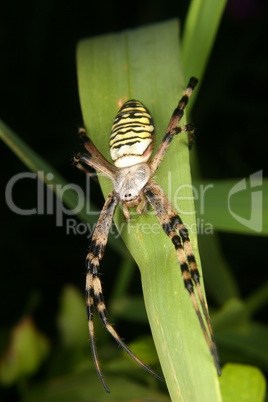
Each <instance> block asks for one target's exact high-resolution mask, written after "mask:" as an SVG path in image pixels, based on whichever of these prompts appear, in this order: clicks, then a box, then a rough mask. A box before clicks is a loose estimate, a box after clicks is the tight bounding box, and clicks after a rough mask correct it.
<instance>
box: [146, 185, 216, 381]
mask: <svg viewBox="0 0 268 402" xmlns="http://www.w3.org/2000/svg"><path fill="white" fill-rule="evenodd" d="M144 194H145V196H146V197H147V199H148V200H149V202H150V204H151V206H152V208H153V210H154V211H155V214H156V216H157V218H158V220H159V222H160V224H161V225H162V228H163V230H164V232H165V233H166V235H167V236H168V237H169V238H170V239H171V241H172V243H173V244H174V247H175V249H176V253H177V257H178V261H179V264H180V267H181V272H182V276H183V280H184V285H185V288H186V289H187V290H188V292H189V294H190V297H191V300H192V304H193V306H194V309H195V311H196V314H197V317H198V320H199V323H200V326H201V328H202V331H203V333H204V336H205V339H206V342H207V344H208V347H209V349H210V352H211V355H212V357H213V360H214V363H215V366H216V368H217V372H218V374H219V375H221V369H220V366H219V358H218V353H217V348H216V344H215V339H214V335H213V331H212V327H211V323H210V318H209V315H208V310H207V307H206V305H205V301H204V298H203V295H202V290H201V286H200V281H199V273H198V269H197V265H196V261H195V257H194V254H193V250H192V246H191V243H190V239H189V235H188V231H187V229H186V227H185V226H184V225H183V223H182V221H181V219H180V218H179V216H178V214H177V211H176V210H175V208H174V207H173V206H172V204H171V202H170V201H169V199H168V198H167V196H166V195H165V193H164V191H163V190H162V188H161V187H160V186H159V185H158V184H157V183H156V182H154V181H150V182H149V183H148V184H147V186H146V188H145V191H144ZM176 230H178V231H179V234H180V236H181V239H182V241H183V244H182V242H181V239H180V237H179V236H178V234H177V232H176ZM186 257H187V259H186ZM189 268H190V269H189ZM193 282H194V283H195V285H196V289H197V294H198V298H199V300H200V303H201V306H202V310H203V312H204V316H205V320H206V323H207V326H208V329H209V333H210V337H209V334H208V331H207V328H206V326H205V324H204V320H203V318H202V315H201V312H200V310H199V306H198V303H197V299H196V296H195V293H194V287H193Z"/></svg>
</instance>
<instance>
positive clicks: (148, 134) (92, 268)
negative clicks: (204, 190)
mask: <svg viewBox="0 0 268 402" xmlns="http://www.w3.org/2000/svg"><path fill="white" fill-rule="evenodd" d="M196 84H197V79H196V78H191V79H190V81H189V84H188V87H187V89H186V90H185V92H184V94H183V96H182V98H181V100H180V101H179V104H178V106H177V107H176V109H175V110H174V112H173V115H172V117H171V119H170V122H169V125H168V127H167V130H166V133H165V135H164V138H163V140H162V142H161V144H160V146H159V148H158V150H157V152H156V153H155V155H154V156H153V158H152V159H151V161H150V162H148V161H149V158H150V156H151V154H152V151H153V146H154V125H153V121H152V117H151V115H150V114H149V112H148V110H147V109H146V108H145V107H144V106H143V104H142V103H141V102H138V101H136V100H129V101H127V102H126V103H125V104H124V105H123V106H122V108H121V109H120V110H119V112H118V114H117V116H116V118H115V120H114V124H113V127H112V132H111V137H110V152H111V157H112V160H113V162H114V165H112V164H111V163H110V162H108V161H107V160H106V159H105V158H104V157H103V156H102V155H101V154H100V152H99V151H98V150H97V148H96V147H95V146H94V144H93V142H92V141H91V140H90V139H89V138H88V137H87V135H86V131H85V129H83V128H81V129H80V131H79V135H80V138H81V140H82V142H83V145H84V147H85V148H86V150H87V151H88V152H89V154H82V153H79V154H78V155H77V156H76V157H75V159H74V160H75V164H76V166H77V167H78V168H80V169H81V170H83V171H85V172H86V173H89V172H88V170H87V168H86V167H85V165H89V166H91V167H92V168H94V169H95V170H97V171H98V172H100V173H102V174H104V175H105V176H106V177H108V178H109V179H110V180H112V182H113V188H114V189H113V191H112V192H111V193H110V194H109V195H108V198H107V200H106V202H105V204H104V207H103V209H102V211H101V214H100V217H99V220H98V223H97V225H96V228H95V231H94V233H93V236H92V241H91V247H90V251H89V253H88V255H87V257H86V268H87V275H86V304H87V315H88V327H89V334H90V339H91V347H92V353H93V358H94V361H95V365H96V368H97V372H98V375H99V377H100V379H101V382H102V384H103V386H104V388H105V390H106V391H107V392H109V389H108V387H107V385H106V384H105V381H104V377H103V374H102V371H101V368H100V365H99V360H98V356H97V351H96V346H95V340H94V325H93V315H94V306H96V308H97V311H98V313H99V316H100V319H101V321H102V322H103V323H104V325H105V326H106V328H107V330H108V331H109V332H110V334H111V335H112V336H113V337H114V339H115V340H116V341H117V342H118V344H119V345H120V346H122V348H123V349H124V350H125V351H126V352H127V353H128V354H129V355H130V356H131V357H132V358H133V359H134V360H135V361H136V362H137V363H138V364H140V365H141V366H142V367H143V368H144V369H145V370H147V371H149V372H150V373H152V374H153V375H155V376H156V377H158V378H159V376H158V375H157V374H156V373H154V372H153V371H152V370H151V369H150V368H149V367H148V366H146V365H145V364H144V363H143V362H142V361H141V360H139V359H138V358H137V357H136V356H135V355H134V354H133V353H132V352H131V350H130V349H129V348H128V347H127V346H126V344H125V343H124V342H123V341H122V339H121V338H120V336H119V335H118V334H117V332H116V331H115V329H114V328H113V327H112V326H111V324H110V323H109V321H108V316H107V311H106V307H105V304H104V299H103V293H102V286H101V281H100V278H99V265H100V260H101V259H102V257H103V254H104V249H105V246H106V243H107V238H108V233H109V230H110V226H111V224H112V219H113V215H114V212H115V209H116V207H117V205H118V203H119V202H122V203H123V213H124V216H125V218H126V221H129V220H130V213H129V210H128V208H132V207H136V211H137V213H138V214H142V213H144V212H146V206H147V203H149V204H150V205H151V207H152V209H153V210H154V212H155V214H156V216H157V218H158V220H159V222H160V224H161V225H162V227H163V230H164V232H165V233H166V235H167V236H168V237H169V238H170V239H171V241H172V243H173V244H174V247H175V249H176V253H177V257H178V262H179V265H180V268H181V272H182V276H183V280H184V284H185V287H186V289H187V290H188V292H189V294H190V298H191V300H192V304H193V306H194V309H195V311H196V314H197V317H198V319H199V322H200V325H201V328H202V331H203V333H204V336H205V338H206V342H207V344H208V347H209V349H210V352H211V355H212V357H213V359H214V362H215V365H216V368H217V371H218V373H219V375H220V366H219V360H218V354H217V349H216V345H215V340H214V336H213V332H212V328H211V324H210V319H209V315H208V310H207V307H206V304H205V301H204V298H203V294H202V291H201V286H200V281H199V273H198V269H197V265H196V260H195V257H194V254H193V250H192V246H191V243H190V239H189V235H188V231H187V229H186V227H185V226H184V224H183V223H182V220H181V219H180V217H179V216H178V214H177V212H176V210H175V208H174V207H173V206H172V204H171V202H170V201H169V199H168V198H167V196H166V195H165V193H164V192H163V190H162V188H161V187H160V186H159V185H158V184H157V183H156V182H155V181H154V180H152V178H153V176H154V174H155V172H156V170H157V169H158V167H159V165H160V163H161V161H162V159H163V157H164V155H165V152H166V150H167V148H168V146H169V144H170V142H171V140H172V139H173V137H174V135H177V134H179V133H182V132H185V131H187V132H188V133H189V147H191V145H192V140H193V134H194V127H193V125H192V124H186V125H184V126H181V127H177V126H178V123H179V121H180V120H181V118H182V116H183V113H184V109H185V107H186V105H187V102H188V99H189V97H190V95H191V93H192V91H193V89H194V87H195V86H196ZM194 285H195V287H196V290H197V295H198V299H199V302H200V304H201V306H202V310H203V314H204V317H205V322H206V325H205V323H204V320H203V318H202V315H201V313H200V310H199V307H198V302H197V298H196V296H195V293H194ZM207 328H208V331H207Z"/></svg>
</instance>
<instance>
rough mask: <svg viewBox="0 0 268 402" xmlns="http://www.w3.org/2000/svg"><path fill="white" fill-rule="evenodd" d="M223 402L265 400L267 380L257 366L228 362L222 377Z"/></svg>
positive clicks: (257, 401)
mask: <svg viewBox="0 0 268 402" xmlns="http://www.w3.org/2000/svg"><path fill="white" fill-rule="evenodd" d="M220 384H221V391H222V396H223V402H234V401H237V402H253V401H254V402H263V401H264V398H265V389H266V382H265V378H264V375H263V374H262V372H261V371H260V370H259V369H258V368H257V367H252V366H246V365H242V364H230V363H229V364H226V365H225V366H224V367H223V371H222V377H221V379H220Z"/></svg>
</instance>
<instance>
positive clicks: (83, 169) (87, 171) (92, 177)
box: [73, 154, 98, 183]
mask: <svg viewBox="0 0 268 402" xmlns="http://www.w3.org/2000/svg"><path fill="white" fill-rule="evenodd" d="M78 157H79V154H78ZM76 160H79V159H78V158H77V155H76V157H75V158H74V160H73V164H74V165H75V166H76V167H77V168H78V169H80V170H82V172H84V173H86V174H87V175H88V176H89V177H90V178H91V179H92V180H94V181H95V182H97V183H98V178H97V176H96V174H95V173H94V172H91V171H90V170H89V169H87V168H86V167H85V166H83V165H82V164H81V163H80V162H76Z"/></svg>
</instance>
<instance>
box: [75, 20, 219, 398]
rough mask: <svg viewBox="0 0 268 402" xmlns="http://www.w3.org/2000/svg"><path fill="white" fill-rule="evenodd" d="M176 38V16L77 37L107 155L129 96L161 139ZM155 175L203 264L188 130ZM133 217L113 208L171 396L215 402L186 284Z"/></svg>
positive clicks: (173, 96) (146, 226)
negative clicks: (150, 118) (136, 270)
mask: <svg viewBox="0 0 268 402" xmlns="http://www.w3.org/2000/svg"><path fill="white" fill-rule="evenodd" d="M178 37H179V31H178V24H177V21H174V20H173V21H169V22H165V23H160V24H156V25H151V26H147V27H142V28H139V29H137V30H132V31H125V32H123V33H121V34H111V35H105V36H102V37H96V38H93V39H89V40H84V41H82V42H80V43H79V46H78V52H77V59H78V82H79V92H80V99H81V107H82V112H83V116H84V123H85V126H86V129H87V131H88V133H89V135H90V137H91V138H92V139H93V141H94V143H95V145H96V146H97V148H98V149H99V150H100V151H101V152H102V153H103V155H104V156H105V157H106V158H107V159H109V160H111V159H110V156H109V145H108V144H109V136H110V130H111V127H112V123H113V120H114V117H115V115H116V113H117V111H118V107H119V104H120V103H121V101H122V100H123V101H124V100H126V99H129V98H136V99H138V100H140V101H142V102H143V103H144V104H145V105H146V106H147V107H148V109H149V110H150V112H151V114H152V116H153V119H154V122H155V127H156V147H157V146H158V145H159V143H160V141H161V139H162V138H163V135H164V133H165V130H166V127H167V124H168V121H169V119H170V117H171V114H172V112H173V110H174V108H175V107H176V105H177V103H178V100H179V98H180V97H181V96H182V92H183V89H184V88H185V81H184V79H183V75H182V66H181V57H180V52H179V42H178ZM188 78H189V76H187V77H186V80H187V79H188ZM184 122H185V120H183V122H182V124H183V123H184ZM155 178H156V180H157V182H158V183H159V184H160V185H161V186H162V187H163V189H164V191H165V192H166V194H167V195H168V196H169V198H170V200H171V201H172V202H173V203H174V205H175V207H176V208H177V210H178V211H179V213H180V215H181V217H182V219H183V221H184V222H185V224H186V225H187V227H188V229H189V231H190V235H191V240H192V244H193V248H194V253H195V256H196V258H197V261H198V266H199V269H200V270H201V267H200V260H199V256H198V249H197V239H196V236H195V233H193V232H192V230H191V228H192V227H195V216H194V213H193V211H194V205H193V197H192V193H191V177H190V167H189V154H188V147H187V136H186V135H181V136H179V137H177V138H175V139H174V140H173V142H172V144H171V145H170V148H169V150H168V152H167V155H166V156H165V158H164V160H163V162H162V164H161V167H160V168H159V171H158V172H157V175H156V177H155ZM100 183H101V187H102V190H103V193H104V195H105V197H107V194H108V192H109V191H111V189H112V184H111V183H110V182H109V181H108V180H107V179H105V178H103V177H100ZM178 191H179V194H180V202H179V203H178ZM181 197H184V199H181ZM132 219H133V220H132V221H131V223H130V224H129V225H127V224H126V223H125V221H124V219H123V216H122V213H121V211H119V210H117V213H116V215H115V222H116V224H117V227H118V229H119V231H120V233H121V234H122V237H123V240H124V241H125V243H126V245H127V247H128V249H129V250H130V252H131V254H132V255H133V257H134V259H135V260H136V262H137V264H138V266H139V268H140V271H141V278H142V286H143V292H144V298H145V304H146V310H147V313H148V317H149V322H150V326H151V329H152V333H153V338H154V342H155V345H156V349H157V352H158V355H159V359H160V362H161V366H162V369H163V372H164V375H165V379H166V381H167V386H168V388H169V392H170V395H171V398H172V399H173V400H177V401H179V400H189V401H190V400H193V401H204V400H206V401H219V400H221V396H220V390H219V385H218V378H217V374H216V370H215V367H214V363H213V361H212V358H211V356H210V353H209V350H208V347H207V344H206V342H205V339H204V336H203V333H202V331H201V329H200V326H199V323H198V319H197V317H196V315H195V311H194V309H193V306H192V304H191V301H190V298H189V295H188V293H187V291H186V290H185V288H184V284H183V280H182V276H181V273H180V267H179V264H178V261H177V257H176V253H175V250H174V247H173V245H172V243H171V241H170V240H169V239H168V238H167V236H166V235H165V234H164V233H163V231H162V229H161V227H160V226H159V224H158V221H157V218H156V217H155V216H154V215H153V214H152V212H151V211H150V213H149V214H147V215H146V216H139V217H138V216H137V215H136V214H135V213H134V215H133V216H132ZM104 258H105V257H104ZM139 357H140V358H141V359H142V356H139ZM111 392H113V388H112V387H111Z"/></svg>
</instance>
